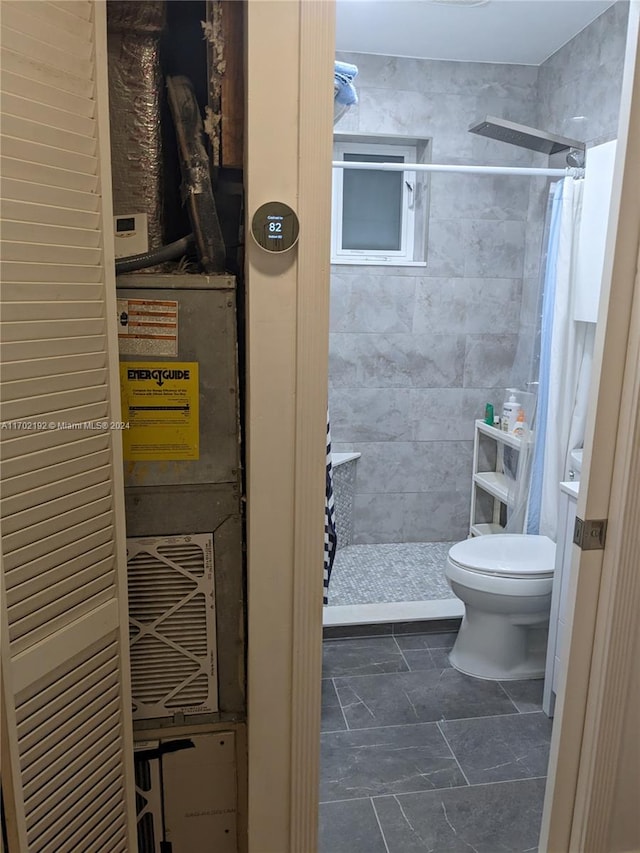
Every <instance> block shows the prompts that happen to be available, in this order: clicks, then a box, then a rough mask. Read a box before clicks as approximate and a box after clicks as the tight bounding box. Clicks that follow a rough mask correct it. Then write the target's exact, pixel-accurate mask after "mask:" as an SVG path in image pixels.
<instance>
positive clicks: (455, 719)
mask: <svg viewBox="0 0 640 853" xmlns="http://www.w3.org/2000/svg"><path fill="white" fill-rule="evenodd" d="M338 701H340V696H338ZM340 707H342V705H341V706H340ZM531 714H544V711H543V710H542V708H541V709H540V710H539V711H524V712H516V713H511V714H483V715H482V716H481V717H451V718H447V719H444V718H442V717H440V718H439V719H437V720H420V721H419V722H416V723H391V724H390V725H388V726H362V727H360V728H357V729H352V728H350V727H349V728H348V730H349V731H350V732H370V731H371V730H372V729H398V728H401V727H402V726H432V725H433V724H434V723H435V724H437V723H439V722H442V723H465V722H473V720H494V719H502V717H510V718H512V719H515V718H518V717H524V716H531ZM544 716H545V717H546V716H547V715H546V714H544ZM547 719H548V717H547ZM345 722H346V720H345ZM323 734H324V732H323Z"/></svg>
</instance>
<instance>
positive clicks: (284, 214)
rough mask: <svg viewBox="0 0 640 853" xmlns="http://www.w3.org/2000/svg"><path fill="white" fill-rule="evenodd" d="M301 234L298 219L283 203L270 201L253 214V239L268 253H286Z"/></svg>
mask: <svg viewBox="0 0 640 853" xmlns="http://www.w3.org/2000/svg"><path fill="white" fill-rule="evenodd" d="M299 232H300V225H299V223H298V217H297V216H296V214H295V212H294V211H293V210H292V209H291V208H290V207H289V205H288V204H284V203H283V202H281V201H268V202H267V203H266V204H263V205H262V206H261V207H259V208H258V209H257V210H256V212H255V213H254V214H253V219H252V221H251V233H252V234H253V239H254V240H255V241H256V243H257V244H258V246H261V247H262V248H263V249H266V251H267V252H286V251H288V250H289V249H291V248H293V246H295V244H296V243H297V242H298V234H299Z"/></svg>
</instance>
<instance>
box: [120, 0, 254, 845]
mask: <svg viewBox="0 0 640 853" xmlns="http://www.w3.org/2000/svg"><path fill="white" fill-rule="evenodd" d="M243 13H244V4H243V3H241V2H233V0H223V2H221V1H220V0H207V1H206V2H204V1H203V0H166V2H165V0H109V2H108V4H107V20H108V61H109V92H110V126H111V166H112V175H113V200H114V234H115V243H116V272H117V305H118V329H119V335H118V340H119V352H120V380H121V398H122V420H123V422H126V423H127V424H128V428H127V429H126V430H123V444H124V448H123V452H124V481H125V501H126V523H127V571H128V593H129V627H130V656H131V678H132V697H133V709H132V713H133V723H134V737H135V768H136V792H137V797H136V804H137V820H138V844H139V851H140V853H161V851H162V853H166V851H171V853H191V851H194V850H197V851H202V853H205V851H209V850H210V851H216V853H236V851H243V850H246V845H247V841H246V787H247V786H246V774H247V755H246V701H245V694H246V689H245V688H246V679H245V660H246V648H245V623H246V613H245V571H244V561H243V554H244V549H243V517H242V507H243V501H242V495H243V478H242V448H241V442H240V435H241V432H240V423H241V400H242V385H241V377H242V364H241V363H239V352H240V353H241V352H242V346H240V349H239V346H238V339H239V330H241V329H242V322H239V318H240V320H241V319H242V313H243V299H242V266H243V240H244V237H243V232H242V221H243V181H242V165H243V111H244V97H243V43H242V40H243ZM241 343H242V342H241Z"/></svg>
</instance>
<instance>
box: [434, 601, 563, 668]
mask: <svg viewBox="0 0 640 853" xmlns="http://www.w3.org/2000/svg"><path fill="white" fill-rule="evenodd" d="M547 631H548V623H547V622H546V621H541V622H540V623H539V624H538V625H536V626H533V627H532V626H527V625H522V624H517V625H514V624H513V623H512V622H510V621H509V619H508V618H505V617H504V616H503V615H496V614H492V613H483V612H480V611H478V610H476V609H474V608H469V606H468V605H465V615H464V618H463V620H462V624H461V625H460V631H459V632H458V637H457V638H456V641H455V644H454V646H453V649H452V650H451V652H450V653H449V662H450V663H451V666H452V667H453V668H454V669H457V670H458V672H462V673H463V674H464V675H470V676H472V677H474V678H482V679H485V680H487V681H519V680H529V679H531V680H533V679H537V678H544V673H545V662H546V640H547Z"/></svg>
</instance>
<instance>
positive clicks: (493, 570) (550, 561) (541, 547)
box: [449, 533, 556, 580]
mask: <svg viewBox="0 0 640 853" xmlns="http://www.w3.org/2000/svg"><path fill="white" fill-rule="evenodd" d="M555 548H556V546H555V545H554V543H553V542H552V541H551V539H549V538H548V537H547V536H534V535H530V534H514V533H501V534H495V535H487V536H477V537H474V538H473V539H466V540H464V541H463V542H458V543H457V544H456V545H453V547H452V548H451V549H450V550H449V560H450V562H451V564H452V565H454V566H457V567H458V568H460V569H463V570H464V571H467V572H472V573H474V574H478V575H487V576H492V577H501V578H529V579H531V580H533V579H534V578H540V579H542V578H550V577H553V568H554V563H555Z"/></svg>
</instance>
